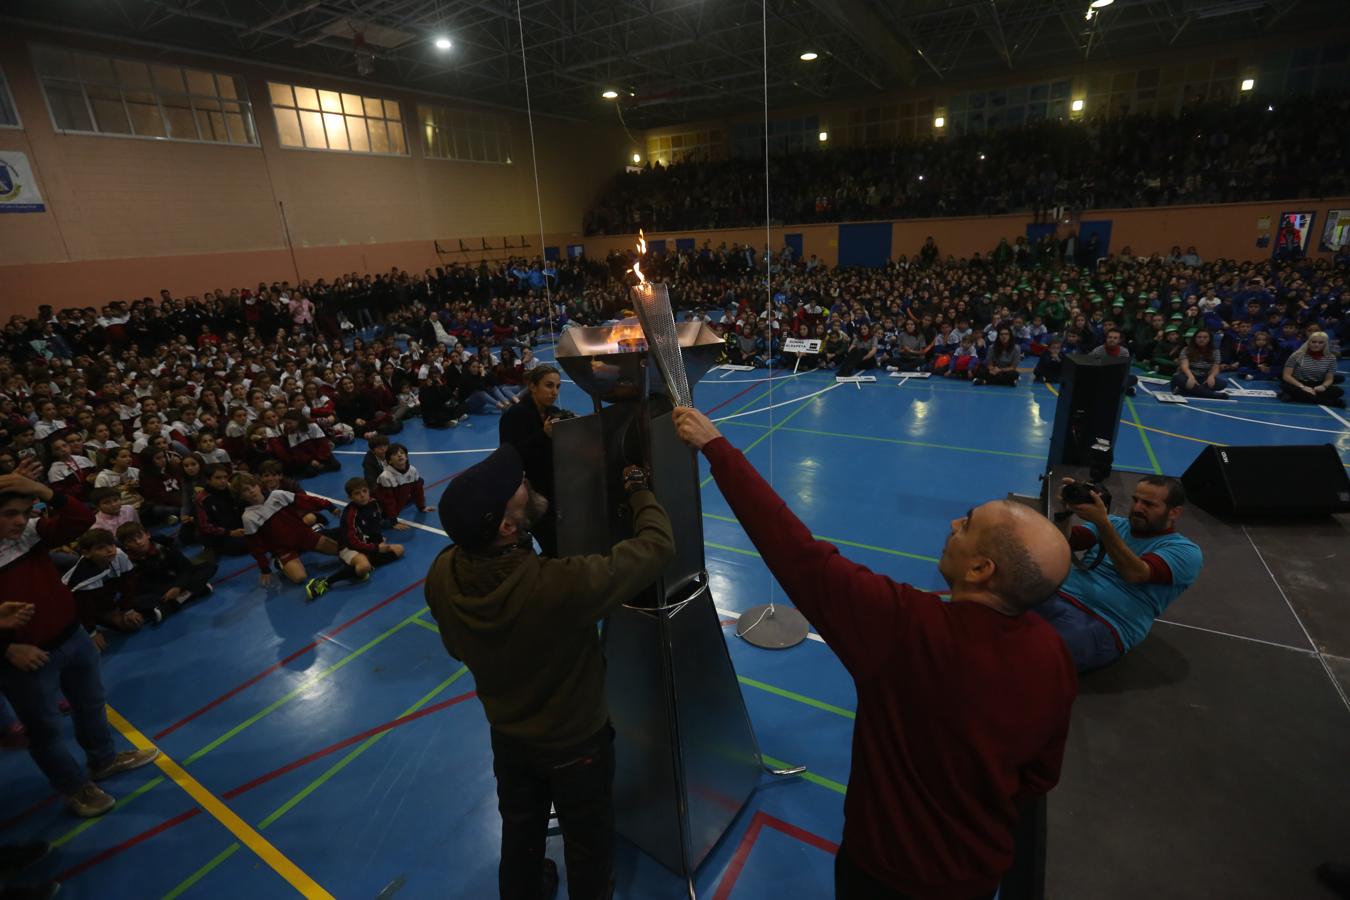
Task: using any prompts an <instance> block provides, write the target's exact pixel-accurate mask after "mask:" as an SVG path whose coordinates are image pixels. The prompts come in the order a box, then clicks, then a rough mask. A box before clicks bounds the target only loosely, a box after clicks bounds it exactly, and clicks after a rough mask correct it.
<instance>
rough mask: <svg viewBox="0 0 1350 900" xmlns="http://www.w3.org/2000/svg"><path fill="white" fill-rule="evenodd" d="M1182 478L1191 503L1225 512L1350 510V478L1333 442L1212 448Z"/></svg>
mask: <svg viewBox="0 0 1350 900" xmlns="http://www.w3.org/2000/svg"><path fill="white" fill-rule="evenodd" d="M1181 483H1182V485H1183V486H1185V488H1186V496H1187V499H1188V500H1189V501H1190V502H1191V503H1194V504H1195V505H1196V506H1198V507H1200V508H1201V509H1203V510H1206V511H1207V512H1211V513H1214V514H1215V515H1220V516H1248V515H1251V516H1315V515H1330V514H1331V513H1340V512H1350V477H1347V475H1346V472H1345V467H1344V466H1342V465H1341V457H1340V454H1339V453H1337V452H1336V448H1335V447H1334V446H1333V445H1331V444H1302V445H1295V446H1283V447H1281V446H1274V447H1214V446H1210V447H1206V448H1205V449H1204V450H1202V451H1200V455H1199V456H1197V457H1196V458H1195V462H1193V463H1191V467H1190V468H1189V469H1187V470H1186V473H1185V474H1184V475H1182V476H1181Z"/></svg>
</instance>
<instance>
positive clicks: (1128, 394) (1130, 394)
mask: <svg viewBox="0 0 1350 900" xmlns="http://www.w3.org/2000/svg"><path fill="white" fill-rule="evenodd" d="M1125 396H1126V397H1133V396H1134V388H1132V387H1127V388H1126V389H1125Z"/></svg>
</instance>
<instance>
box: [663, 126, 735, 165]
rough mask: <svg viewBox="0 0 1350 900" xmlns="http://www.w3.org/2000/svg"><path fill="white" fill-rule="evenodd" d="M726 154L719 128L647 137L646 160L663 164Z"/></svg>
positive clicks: (701, 159) (720, 157) (717, 157)
mask: <svg viewBox="0 0 1350 900" xmlns="http://www.w3.org/2000/svg"><path fill="white" fill-rule="evenodd" d="M725 155H726V139H725V137H724V135H723V133H722V131H720V130H710V131H690V132H680V133H679V134H663V135H658V136H656V137H651V136H649V137H648V138H647V160H648V161H650V162H651V163H652V164H656V163H660V164H661V165H663V166H668V165H671V164H672V163H678V162H710V161H713V160H719V159H722V158H723V157H724V156H725Z"/></svg>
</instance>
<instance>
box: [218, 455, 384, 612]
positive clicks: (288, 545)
mask: <svg viewBox="0 0 1350 900" xmlns="http://www.w3.org/2000/svg"><path fill="white" fill-rule="evenodd" d="M230 492H231V493H232V494H234V497H235V499H236V500H238V501H239V502H241V503H243V504H244V514H243V523H244V540H245V541H246V542H247V544H248V548H249V551H250V552H251V553H252V554H253V558H254V559H255V560H257V562H258V571H259V573H260V574H259V577H258V583H259V584H261V585H262V586H263V587H267V585H269V584H271V583H272V573H271V570H270V569H269V568H268V565H267V556H268V554H271V556H272V558H273V559H275V560H276V564H277V566H278V567H279V568H280V569H281V574H283V575H285V576H286V578H287V579H288V580H289V581H291V582H292V583H293V584H304V585H305V598H306V599H308V600H314V599H316V598H318V597H320V596H322V595H323V594H324V593H326V592H327V591H328V587H329V585H330V584H332V583H333V582H336V581H340V580H342V579H344V578H351V577H353V575H354V574H355V570H354V569H353V563H355V562H357V561H358V558H360V559H364V557H361V554H359V553H356V552H355V551H347V550H342V549H341V548H340V547H339V546H338V544H337V542H336V541H334V540H333V539H332V538H330V537H327V536H325V535H322V534H320V533H318V532H317V531H315V530H314V528H313V526H314V525H315V524H316V522H317V521H318V520H317V518H316V517H315V513H317V512H319V511H320V510H331V509H333V508H334V507H333V504H331V503H329V502H328V501H327V500H322V499H320V498H318V497H315V496H314V495H312V494H293V493H291V492H290V491H281V490H277V491H272V492H271V493H270V494H266V495H264V494H263V489H262V485H261V484H260V483H259V481H258V479H257V478H255V477H253V476H252V475H246V474H240V475H236V476H234V478H233V480H231V481H230ZM311 550H312V551H317V552H319V553H322V554H324V555H326V556H338V557H340V558H341V559H342V561H343V563H345V564H346V565H344V566H343V568H342V569H341V570H340V571H339V572H338V573H337V574H335V575H331V576H329V577H328V578H326V579H325V578H310V577H309V573H307V572H306V571H305V564H304V563H302V562H301V561H300V554H301V553H306V552H308V551H311Z"/></svg>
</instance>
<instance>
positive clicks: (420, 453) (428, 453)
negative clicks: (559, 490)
mask: <svg viewBox="0 0 1350 900" xmlns="http://www.w3.org/2000/svg"><path fill="white" fill-rule="evenodd" d="M496 449H497V448H496V447H484V448H482V449H477V450H409V451H408V455H409V456H453V455H455V454H458V453H491V452H492V451H493V450H496ZM333 453H334V454H341V455H343V456H365V455H366V451H364V450H334V451H333Z"/></svg>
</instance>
